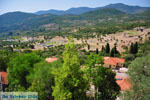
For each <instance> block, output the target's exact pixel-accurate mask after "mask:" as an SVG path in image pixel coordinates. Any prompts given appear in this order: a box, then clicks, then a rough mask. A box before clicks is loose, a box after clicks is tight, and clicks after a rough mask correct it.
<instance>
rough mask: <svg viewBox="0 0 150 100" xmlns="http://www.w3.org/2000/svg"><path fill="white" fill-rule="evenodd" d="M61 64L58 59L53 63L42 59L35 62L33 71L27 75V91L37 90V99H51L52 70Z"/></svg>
mask: <svg viewBox="0 0 150 100" xmlns="http://www.w3.org/2000/svg"><path fill="white" fill-rule="evenodd" d="M61 66H62V62H61V61H60V60H59V61H56V62H53V63H46V62H45V61H42V62H39V63H37V64H35V65H34V69H33V72H32V73H30V75H29V76H28V77H27V80H28V82H29V83H31V86H30V87H29V88H28V91H31V92H33V91H35V92H38V99H39V100H47V98H51V99H53V97H52V92H53V91H52V86H54V76H53V75H52V71H53V70H54V69H56V68H59V67H61Z"/></svg>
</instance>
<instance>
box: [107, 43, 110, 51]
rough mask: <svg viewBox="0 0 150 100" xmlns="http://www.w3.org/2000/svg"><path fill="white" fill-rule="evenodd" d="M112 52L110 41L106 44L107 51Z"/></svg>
mask: <svg viewBox="0 0 150 100" xmlns="http://www.w3.org/2000/svg"><path fill="white" fill-rule="evenodd" d="M109 52H110V46H109V43H107V44H106V53H109Z"/></svg>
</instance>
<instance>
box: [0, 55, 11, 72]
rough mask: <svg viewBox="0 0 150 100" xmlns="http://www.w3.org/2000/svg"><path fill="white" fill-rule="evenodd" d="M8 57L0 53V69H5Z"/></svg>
mask: <svg viewBox="0 0 150 100" xmlns="http://www.w3.org/2000/svg"><path fill="white" fill-rule="evenodd" d="M8 59H9V58H8V57H5V56H4V55H2V54H0V71H6V70H7V63H8V61H9V60H8Z"/></svg>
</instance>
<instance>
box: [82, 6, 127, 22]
mask: <svg viewBox="0 0 150 100" xmlns="http://www.w3.org/2000/svg"><path fill="white" fill-rule="evenodd" d="M80 16H82V17H83V19H94V20H97V19H107V18H116V17H117V18H119V17H123V16H126V13H124V12H122V11H119V10H117V9H112V8H100V9H98V10H95V11H90V12H87V13H84V14H82V15H80Z"/></svg>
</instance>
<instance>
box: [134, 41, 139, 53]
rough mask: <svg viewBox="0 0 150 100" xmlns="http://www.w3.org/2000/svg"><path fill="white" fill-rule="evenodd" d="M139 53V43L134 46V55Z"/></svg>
mask: <svg viewBox="0 0 150 100" xmlns="http://www.w3.org/2000/svg"><path fill="white" fill-rule="evenodd" d="M136 53H138V43H137V42H136V43H135V44H134V54H136Z"/></svg>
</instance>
